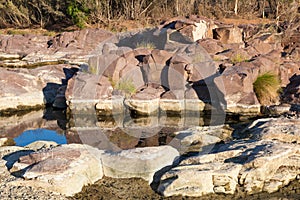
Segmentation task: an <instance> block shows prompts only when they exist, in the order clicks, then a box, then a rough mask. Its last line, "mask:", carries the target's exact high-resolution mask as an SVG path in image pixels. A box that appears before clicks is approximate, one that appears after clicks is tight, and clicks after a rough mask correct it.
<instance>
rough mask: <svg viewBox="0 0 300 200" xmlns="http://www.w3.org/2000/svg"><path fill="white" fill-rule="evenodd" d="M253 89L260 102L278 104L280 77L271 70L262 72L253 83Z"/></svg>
mask: <svg viewBox="0 0 300 200" xmlns="http://www.w3.org/2000/svg"><path fill="white" fill-rule="evenodd" d="M253 89H254V92H255V94H256V96H257V99H258V101H259V102H260V104H262V105H271V104H276V103H277V102H278V100H279V93H280V91H281V87H280V80H279V77H278V76H277V75H276V74H274V73H271V72H266V73H264V74H261V75H259V76H258V77H257V79H256V80H255V82H254V83H253Z"/></svg>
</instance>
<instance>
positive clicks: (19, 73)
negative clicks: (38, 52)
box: [0, 65, 72, 111]
mask: <svg viewBox="0 0 300 200" xmlns="http://www.w3.org/2000/svg"><path fill="white" fill-rule="evenodd" d="M70 68H72V66H71V65H51V66H43V67H39V68H36V69H6V68H0V72H1V73H0V74H1V75H0V81H1V82H2V83H3V84H1V86H0V101H1V104H0V111H1V110H2V111H4V110H8V109H11V110H16V109H22V108H26V107H41V106H43V105H44V104H52V103H53V102H54V100H55V97H56V94H57V90H58V88H59V87H61V86H62V85H63V82H62V80H65V79H66V74H65V71H66V69H70Z"/></svg>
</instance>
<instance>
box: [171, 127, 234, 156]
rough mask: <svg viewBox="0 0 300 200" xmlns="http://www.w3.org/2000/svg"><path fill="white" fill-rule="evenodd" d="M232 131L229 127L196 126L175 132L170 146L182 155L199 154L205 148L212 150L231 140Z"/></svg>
mask: <svg viewBox="0 0 300 200" xmlns="http://www.w3.org/2000/svg"><path fill="white" fill-rule="evenodd" d="M231 133H232V130H231V129H230V128H229V127H227V126H223V125H221V126H203V127H200V126H195V127H192V128H189V129H187V130H183V131H178V132H175V133H174V135H175V138H174V140H173V141H172V143H171V144H170V145H172V146H174V147H175V148H176V149H177V150H179V152H180V153H181V154H184V153H187V152H199V151H201V150H202V148H203V147H205V148H207V147H209V148H212V147H213V146H214V145H215V144H217V143H219V142H221V141H223V142H224V141H228V140H230V139H231Z"/></svg>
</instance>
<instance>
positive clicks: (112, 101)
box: [96, 95, 125, 116]
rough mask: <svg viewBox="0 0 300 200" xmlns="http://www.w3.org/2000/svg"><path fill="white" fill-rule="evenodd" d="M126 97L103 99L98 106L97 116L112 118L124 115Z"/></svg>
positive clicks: (117, 96) (115, 96)
mask: <svg viewBox="0 0 300 200" xmlns="http://www.w3.org/2000/svg"><path fill="white" fill-rule="evenodd" d="M124 111H125V105H124V97H123V96H119V95H114V96H112V97H111V98H108V99H103V100H101V101H99V102H98V103H97V104H96V112H97V115H100V116H111V115H119V114H122V113H124Z"/></svg>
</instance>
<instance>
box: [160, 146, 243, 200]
mask: <svg viewBox="0 0 300 200" xmlns="http://www.w3.org/2000/svg"><path fill="white" fill-rule="evenodd" d="M238 153H239V150H234V151H232V152H228V153H227V152H226V153H217V154H207V155H201V156H198V157H191V158H187V159H186V160H183V161H182V162H181V163H180V164H179V166H177V167H174V168H173V169H171V170H170V171H168V172H167V173H165V174H164V175H163V176H162V178H161V183H160V185H159V187H158V192H160V193H162V194H163V195H164V196H176V195H183V196H191V197H200V196H203V195H207V194H212V193H223V194H234V192H235V190H236V187H237V184H238V174H239V171H240V170H241V168H242V165H241V164H234V163H223V162H224V160H225V159H227V158H230V156H234V155H236V154H238Z"/></svg>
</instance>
